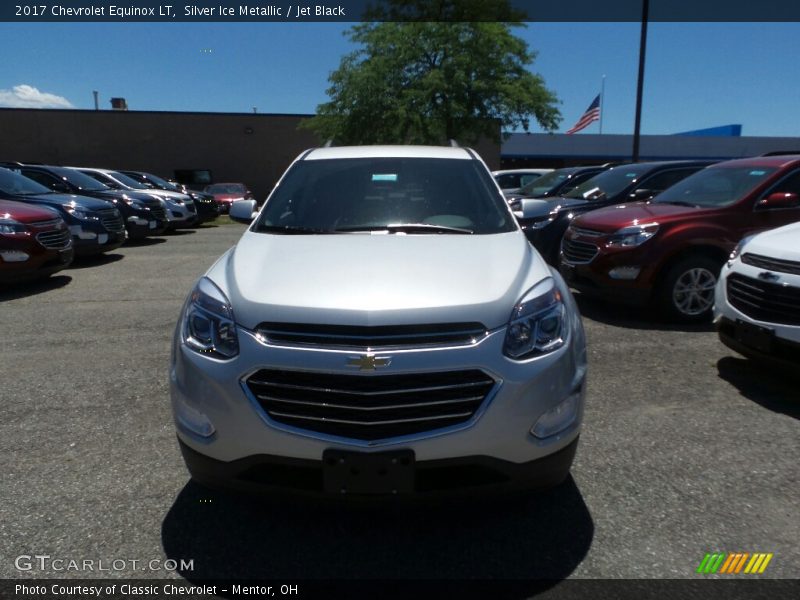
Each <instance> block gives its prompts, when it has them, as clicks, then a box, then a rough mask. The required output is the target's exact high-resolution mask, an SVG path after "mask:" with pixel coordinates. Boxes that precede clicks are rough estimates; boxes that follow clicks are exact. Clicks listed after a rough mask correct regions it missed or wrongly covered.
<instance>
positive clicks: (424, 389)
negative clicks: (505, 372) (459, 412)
mask: <svg viewBox="0 0 800 600" xmlns="http://www.w3.org/2000/svg"><path fill="white" fill-rule="evenodd" d="M259 370H260V369H259ZM458 370H461V369H458ZM476 370H478V371H482V369H476ZM304 372H306V371H304ZM307 372H313V371H307ZM441 372H442V371H437V373H441ZM484 372H485V371H484ZM342 375H352V372H351V371H343V372H342ZM492 379H494V377H492ZM253 383H255V384H256V385H271V386H273V387H282V388H287V389H293V390H310V391H312V392H328V393H334V394H349V395H351V396H384V395H388V396H390V395H393V394H413V393H418V392H435V391H438V390H450V389H456V388H467V387H477V386H479V385H486V382H480V381H468V382H466V383H459V384H454V385H431V386H426V387H416V388H405V389H401V390H391V391H380V392H354V391H352V390H339V389H335V388H323V387H315V386H313V385H293V384H291V383H271V382H269V381H263V380H258V379H255V380H253Z"/></svg>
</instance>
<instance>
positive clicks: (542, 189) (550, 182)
mask: <svg viewBox="0 0 800 600" xmlns="http://www.w3.org/2000/svg"><path fill="white" fill-rule="evenodd" d="M572 172H573V169H558V170H557V171H550V172H549V173H545V174H544V175H542V176H541V177H538V178H536V179H534V180H533V181H531V182H530V183H529V184H528V185H525V186H523V187H522V188H520V190H519V193H517V194H515V195H516V196H524V197H526V198H538V197H539V196H541V195H542V194H546V193H547V192H549V191H550V190H552V189H553V188H555V187H556V186H558V185H560V184H561V182H563V181H564V180H565V179H567V178H568V177H569V176H570V175H571V174H572Z"/></svg>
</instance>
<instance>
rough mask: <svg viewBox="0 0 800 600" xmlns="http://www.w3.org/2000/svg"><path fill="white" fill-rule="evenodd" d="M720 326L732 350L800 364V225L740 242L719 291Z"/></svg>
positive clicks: (716, 319) (791, 366) (716, 314)
mask: <svg viewBox="0 0 800 600" xmlns="http://www.w3.org/2000/svg"><path fill="white" fill-rule="evenodd" d="M714 323H715V324H716V326H717V331H718V332H719V337H720V340H722V342H723V343H724V344H725V345H726V346H728V347H729V348H731V349H733V350H735V351H737V352H739V353H740V354H743V355H745V356H748V357H750V358H755V359H761V360H767V361H769V362H772V363H774V364H777V365H781V366H785V367H787V368H789V369H791V370H793V371H796V370H797V366H798V365H800V223H795V224H792V225H786V226H784V227H779V228H778V229H773V230H771V231H766V232H764V233H760V234H758V235H753V236H749V237H747V238H745V239H743V240H742V241H741V242H739V245H738V246H736V248H735V249H734V251H733V253H732V254H731V257H730V259H729V260H728V264H727V266H724V267H722V275H721V276H720V278H719V281H718V283H717V288H716V297H715V306H714Z"/></svg>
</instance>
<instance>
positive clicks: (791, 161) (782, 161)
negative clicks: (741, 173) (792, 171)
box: [716, 154, 800, 169]
mask: <svg viewBox="0 0 800 600" xmlns="http://www.w3.org/2000/svg"><path fill="white" fill-rule="evenodd" d="M798 163H800V154H788V155H785V156H753V157H751V158H736V159H734V160H726V161H724V162H720V163H717V164H716V166H717V167H773V168H776V169H780V168H783V167H790V166H793V165H796V164H798Z"/></svg>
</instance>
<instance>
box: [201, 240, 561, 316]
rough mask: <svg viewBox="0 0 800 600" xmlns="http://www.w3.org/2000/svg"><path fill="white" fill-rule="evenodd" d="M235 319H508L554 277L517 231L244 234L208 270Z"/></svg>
mask: <svg viewBox="0 0 800 600" xmlns="http://www.w3.org/2000/svg"><path fill="white" fill-rule="evenodd" d="M208 276H209V277H210V278H211V279H212V280H213V281H214V282H215V283H216V284H217V285H218V286H219V287H220V288H221V289H222V291H223V292H225V293H226V294H227V296H228V298H229V299H230V301H231V303H232V304H233V311H234V314H235V317H236V321H237V322H238V323H239V324H241V325H243V326H244V327H247V328H250V329H254V328H255V327H256V326H257V325H258V324H259V323H262V322H265V321H270V322H284V323H310V324H317V323H324V324H331V325H362V326H377V325H408V324H432V323H457V322H476V321H478V322H481V323H483V324H484V325H485V326H486V327H487V328H489V329H495V328H497V327H501V326H503V325H505V324H506V323H507V322H508V319H509V317H510V315H511V310H512V308H513V306H514V304H515V303H516V302H517V301H518V300H519V299H520V298H521V296H522V294H523V293H524V292H525V291H527V290H528V289H530V288H531V287H532V286H533V285H535V284H536V283H538V282H539V281H541V280H542V279H544V278H545V277H548V276H550V270H549V268H548V267H547V265H546V264H545V263H544V261H542V259H541V258H540V257H539V255H538V254H537V253H536V252H535V251H534V250H533V248H532V246H531V245H530V244H529V243H528V242H527V240H526V239H525V236H524V235H523V234H522V233H521V232H520V231H514V232H509V233H503V234H495V235H369V234H341V235H271V234H263V233H253V232H249V231H248V232H246V233H245V234H244V236H243V237H242V239H241V240H240V241H239V243H238V244H237V245H236V246H235V247H234V248H232V249H231V250H230V251H229V252H228V253H227V254H225V255H224V256H223V257H222V258H221V259H220V260H219V261H218V262H217V263H216V264H215V265H214V266H213V267H212V268H211V269H210V270H209V272H208Z"/></svg>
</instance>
